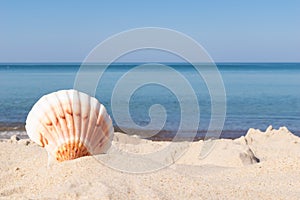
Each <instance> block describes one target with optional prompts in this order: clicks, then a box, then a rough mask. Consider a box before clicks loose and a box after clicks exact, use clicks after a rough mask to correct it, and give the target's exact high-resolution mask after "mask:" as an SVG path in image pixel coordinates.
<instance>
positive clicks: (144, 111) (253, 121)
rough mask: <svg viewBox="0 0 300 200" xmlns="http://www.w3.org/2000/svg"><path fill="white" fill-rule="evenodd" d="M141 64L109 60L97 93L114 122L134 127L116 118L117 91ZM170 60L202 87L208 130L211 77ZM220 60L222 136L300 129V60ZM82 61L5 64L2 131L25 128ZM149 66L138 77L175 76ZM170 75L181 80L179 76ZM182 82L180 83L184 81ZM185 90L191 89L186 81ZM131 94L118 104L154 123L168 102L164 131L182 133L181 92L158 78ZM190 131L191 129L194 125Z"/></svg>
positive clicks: (70, 81)
mask: <svg viewBox="0 0 300 200" xmlns="http://www.w3.org/2000/svg"><path fill="white" fill-rule="evenodd" d="M135 66H136V64H115V65H112V66H109V67H108V69H107V71H105V73H104V75H103V77H102V79H101V80H100V82H99V84H98V87H97V92H96V98H97V99H98V100H100V101H101V103H103V104H104V105H105V106H106V107H107V110H108V112H109V113H110V114H111V116H112V118H113V121H114V125H118V126H119V127H120V128H122V127H126V128H134V127H131V123H130V121H128V119H127V120H126V119H125V118H124V120H123V121H122V119H121V121H118V122H116V121H115V119H116V117H115V116H114V115H113V114H112V109H111V97H112V94H113V90H114V87H115V85H116V83H117V81H118V80H120V79H121V78H122V76H123V75H124V74H125V73H126V72H128V71H129V70H131V69H133V67H135ZM168 66H170V67H172V68H173V69H175V70H176V71H177V72H179V73H180V74H181V75H183V76H184V77H185V78H186V80H188V81H189V82H190V84H191V86H192V88H193V90H194V91H195V93H196V96H197V98H198V102H199V106H200V116H199V117H200V124H199V129H198V133H199V136H202V135H203V134H205V131H206V130H207V127H208V124H209V121H210V117H211V115H210V112H211V100H210V95H209V91H208V90H207V87H206V85H205V82H204V81H203V79H202V78H201V76H199V75H198V74H197V72H196V70H195V69H194V68H193V67H192V66H191V65H188V64H169V65H168ZM217 66H218V69H219V71H220V73H221V75H222V79H223V82H224V87H225V90H226V103H227V115H226V121H225V125H224V129H223V133H222V137H225V138H235V137H239V136H241V135H245V133H246V132H247V130H248V129H249V128H251V127H253V128H258V129H262V130H264V129H266V128H267V126H268V125H273V127H275V128H278V127H280V126H287V127H288V129H289V130H291V131H292V132H293V133H295V134H297V135H300V63H219V64H217ZM79 67H80V64H0V137H8V136H9V135H11V134H13V133H16V131H19V133H21V134H24V123H25V120H26V116H27V114H28V112H29V111H30V109H31V107H32V106H33V105H34V103H35V102H36V101H37V100H38V99H39V98H40V97H41V96H43V95H45V94H47V93H50V92H54V91H57V90H61V89H71V88H73V85H74V81H75V77H76V73H77V71H78V69H79ZM148 67H149V68H148V69H146V70H144V71H142V72H138V73H137V74H136V76H135V77H136V79H138V78H140V79H143V76H144V75H145V74H147V73H148V74H149V73H150V74H153V73H154V74H155V73H159V74H160V75H163V76H165V77H166V79H172V77H169V75H168V73H166V72H165V71H164V70H161V71H160V70H157V69H156V71H155V72H153V71H151V65H149V66H148ZM148 70H149V71H148ZM170 81H171V82H172V84H176V80H170ZM127 83H128V84H134V83H135V82H134V81H132V82H130V81H129V82H127ZM176 87H178V88H179V89H180V88H181V87H182V86H181V85H178V86H176ZM182 90H183V91H182V94H181V95H185V93H184V92H185V90H184V87H182ZM114 95H115V94H114ZM122 95H124V98H123V96H122ZM126 95H128V94H122V93H121V92H120V93H119V94H118V96H117V99H118V100H117V101H118V104H120V105H121V104H124V105H125V104H126V103H129V111H130V115H131V117H132V120H133V121H134V122H135V123H136V124H137V125H139V126H146V125H147V124H149V123H150V117H149V108H150V107H151V106H152V105H154V104H160V105H162V106H163V107H164V108H165V112H166V116H167V117H166V122H165V125H164V126H163V130H162V131H161V132H160V136H161V137H164V136H165V137H169V136H171V135H172V134H174V133H176V130H177V129H178V126H179V123H180V117H181V112H180V102H179V101H178V99H177V97H176V95H177V94H174V93H173V92H171V91H170V90H168V88H166V87H163V86H161V85H159V84H155V83H152V84H147V85H144V86H143V87H140V88H138V89H137V90H136V91H135V92H134V93H132V95H130V96H131V99H130V101H129V102H127V100H126V98H125V96H126ZM187 95H188V94H187ZM123 112H126V110H117V111H116V113H114V114H116V115H117V114H120V115H122V114H124V113H123ZM154 127H155V126H154ZM139 131H141V130H139ZM142 131H147V130H142ZM186 132H187V135H188V132H189V130H186Z"/></svg>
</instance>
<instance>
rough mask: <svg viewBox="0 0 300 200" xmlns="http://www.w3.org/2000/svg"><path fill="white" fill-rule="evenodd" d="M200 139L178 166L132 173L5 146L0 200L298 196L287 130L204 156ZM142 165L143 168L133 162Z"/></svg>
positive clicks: (297, 161) (26, 145)
mask: <svg viewBox="0 0 300 200" xmlns="http://www.w3.org/2000/svg"><path fill="white" fill-rule="evenodd" d="M166 144H168V142H153V141H149V140H144V139H139V138H137V137H133V136H127V135H124V134H122V133H115V136H114V141H113V145H114V146H116V147H118V148H120V149H123V150H126V151H130V152H131V151H132V152H135V153H136V154H137V155H138V154H142V153H143V154H145V153H149V152H151V151H153V150H155V149H159V148H161V147H163V146H164V145H166ZM202 146H203V141H197V142H193V143H192V144H191V145H190V146H189V148H188V150H187V152H185V153H184V155H182V156H181V157H180V158H179V159H178V160H176V161H175V163H174V164H172V165H170V166H168V167H165V168H163V169H161V170H156V171H154V172H148V173H139V174H135V173H127V172H122V171H120V170H116V169H112V168H110V167H108V166H106V165H105V164H103V163H101V162H99V161H98V159H97V158H99V157H101V156H103V155H96V156H87V157H82V158H79V159H75V160H71V161H65V162H61V163H54V164H51V165H50V166H48V164H47V163H48V158H47V152H46V150H45V149H43V148H41V147H39V146H38V145H36V144H34V143H33V142H32V141H30V140H28V139H21V140H18V139H17V138H16V137H14V136H13V137H12V138H11V139H8V140H2V141H1V142H0V158H1V162H0V169H1V175H0V180H1V181H0V198H1V199H58V198H59V199H299V198H300V189H299V188H300V181H299V180H300V171H299V169H300V153H299V152H300V138H299V137H297V136H295V135H293V134H292V133H291V132H290V131H289V130H288V129H287V128H285V127H282V128H280V129H279V130H275V129H273V128H272V127H271V126H270V127H268V129H267V130H266V131H260V130H256V129H250V130H249V131H248V133H247V134H246V136H242V137H240V138H238V139H234V140H230V139H218V140H216V141H215V146H214V148H213V149H212V151H211V152H210V154H208V155H207V156H206V157H205V158H203V159H202V158H201V159H200V158H199V149H201V147H202ZM132 164H133V165H135V164H136V163H132Z"/></svg>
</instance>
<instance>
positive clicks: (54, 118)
mask: <svg viewBox="0 0 300 200" xmlns="http://www.w3.org/2000/svg"><path fill="white" fill-rule="evenodd" d="M25 128H26V131H27V134H28V136H29V137H30V139H31V140H33V141H34V142H36V143H37V144H39V145H41V146H42V147H45V148H46V150H47V152H48V155H49V156H52V157H53V158H54V159H56V160H58V161H64V160H71V159H75V158H78V157H81V156H86V155H94V154H99V153H104V152H106V151H107V149H108V148H109V147H110V145H111V140H112V136H113V132H114V130H113V126H112V121H111V118H110V116H109V115H108V114H107V112H106V109H105V107H104V106H103V105H102V104H100V103H99V102H98V100H97V99H95V98H94V97H90V96H89V95H87V94H85V93H82V92H78V91H76V90H60V91H58V92H53V93H51V94H48V95H45V96H43V97H42V98H41V99H39V100H38V102H37V103H36V104H35V105H34V106H33V108H32V109H31V111H30V112H29V114H28V116H27V119H26V126H25ZM53 158H49V159H53Z"/></svg>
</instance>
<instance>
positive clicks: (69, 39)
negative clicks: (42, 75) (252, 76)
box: [0, 0, 300, 62]
mask: <svg viewBox="0 0 300 200" xmlns="http://www.w3.org/2000/svg"><path fill="white" fill-rule="evenodd" d="M145 26H147V27H148V26H155V27H165V28H171V29H175V30H177V31H180V32H183V33H185V34H187V35H189V36H191V37H192V38H194V39H195V40H196V41H198V42H199V43H200V44H201V45H202V46H203V47H204V48H205V49H206V50H207V51H208V52H209V54H210V55H211V57H212V58H213V59H214V60H215V61H218V62H222V61H225V62H226V61H229V62H230V61H238V62H278V61H279V62H285V61H287V62H295V61H296V62H300V1H299V0H286V1H284V0H281V1H276V0H273V1H272V0H261V1H258V0H253V1H243V0H236V1H233V0H226V1H222V0H219V1H217V0H210V1H201V0H198V1H197V0H195V1H179V0H178V1H176V0H173V1H171V0H170V1H168V0H164V1H163V0H160V1H158V0H152V1H142V0H139V1H138V0H131V1H130V0H128V1H121V0H120V1H114V0H103V1H96V0H95V1H93V0H87V1H75V0H72V1H71V0H69V1H57V0H53V1H33V0H26V1H17V0H4V1H1V2H0V62H49V61H50V62H70V61H71V62H81V61H82V60H83V59H84V58H85V56H87V54H88V53H89V52H90V51H91V50H92V49H93V48H94V47H95V46H96V45H97V44H98V43H99V42H101V41H102V40H104V39H106V38H107V37H109V36H111V35H113V34H116V33H118V32H120V31H124V30H127V29H131V28H138V27H145Z"/></svg>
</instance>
